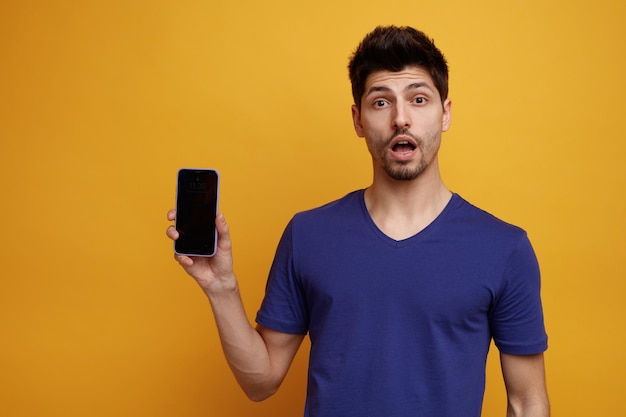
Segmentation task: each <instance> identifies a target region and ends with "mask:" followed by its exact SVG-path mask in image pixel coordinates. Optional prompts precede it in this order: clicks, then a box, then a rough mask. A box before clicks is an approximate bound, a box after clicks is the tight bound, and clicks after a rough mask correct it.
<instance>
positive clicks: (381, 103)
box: [374, 100, 387, 107]
mask: <svg viewBox="0 0 626 417" xmlns="http://www.w3.org/2000/svg"><path fill="white" fill-rule="evenodd" d="M386 105H387V102H386V101H385V100H376V101H374V107H385V106H386Z"/></svg>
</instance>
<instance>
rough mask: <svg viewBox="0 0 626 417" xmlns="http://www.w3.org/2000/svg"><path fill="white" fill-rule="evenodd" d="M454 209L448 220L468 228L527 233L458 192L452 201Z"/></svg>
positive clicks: (494, 231)
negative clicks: (469, 200)
mask: <svg viewBox="0 0 626 417" xmlns="http://www.w3.org/2000/svg"><path fill="white" fill-rule="evenodd" d="M450 205H451V206H452V207H451V208H452V210H450V212H451V213H450V216H448V220H449V221H451V222H454V223H455V224H458V225H464V226H465V227H468V228H474V229H480V230H481V231H483V232H485V233H495V234H504V235H517V236H519V235H525V234H526V232H525V231H524V230H523V229H522V228H521V227H519V226H516V225H514V224H511V223H509V222H507V221H505V220H502V219H500V218H498V217H496V216H495V215H493V214H491V213H489V212H487V211H485V210H483V209H481V208H478V207H476V206H475V205H473V204H472V203H470V202H468V201H467V200H465V199H464V198H463V197H461V196H460V195H458V194H454V195H453V197H452V201H451V202H450Z"/></svg>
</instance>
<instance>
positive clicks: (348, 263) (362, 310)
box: [257, 190, 547, 417]
mask: <svg viewBox="0 0 626 417" xmlns="http://www.w3.org/2000/svg"><path fill="white" fill-rule="evenodd" d="M539 292H540V277H539V268H538V265H537V260H536V257H535V254H534V251H533V249H532V247H531V245H530V242H529V240H528V238H527V236H526V233H525V232H524V231H523V230H522V229H520V228H518V227H515V226H512V225H510V224H507V223H504V222H502V221H500V220H498V219H497V218H495V217H493V216H492V215H490V214H488V213H486V212H484V211H482V210H480V209H478V208H476V207H474V206H472V205H471V204H469V203H468V202H467V201H465V200H464V199H462V198H461V197H460V196H459V195H457V194H454V195H453V196H452V199H451V200H450V202H449V203H448V205H447V206H446V207H445V209H444V210H443V212H442V213H441V214H440V215H439V216H438V217H437V218H436V219H435V220H434V221H433V222H432V223H431V224H430V225H429V226H428V227H426V228H425V229H424V230H422V231H421V232H419V233H418V234H416V235H415V236H412V237H410V238H408V239H405V240H401V241H396V240H393V239H391V238H389V237H388V236H387V235H385V234H384V233H382V231H381V230H380V229H378V228H377V226H376V225H375V224H374V222H373V220H372V219H371V217H370V215H369V213H368V211H367V208H366V206H365V200H364V192H363V190H360V191H355V192H353V193H350V194H348V195H346V196H345V197H343V198H342V199H339V200H337V201H335V202H332V203H330V204H327V205H325V206H323V207H320V208H317V209H314V210H310V211H306V212H302V213H298V214H296V215H295V216H294V218H293V219H292V220H291V222H290V223H289V225H288V226H287V228H286V229H285V232H284V234H283V236H282V239H281V241H280V244H279V246H278V249H277V252H276V257H275V259H274V263H273V265H272V269H271V271H270V276H269V279H268V283H267V291H266V295H265V298H264V300H263V303H262V305H261V308H260V310H259V312H258V314H257V322H258V323H259V324H261V325H263V326H265V327H269V328H271V329H274V330H277V331H281V332H285V333H292V334H306V333H308V334H309V337H310V339H311V352H310V361H309V375H308V387H307V400H306V406H305V413H304V415H305V416H306V417H365V416H374V417H383V416H384V417H433V416H436V417H459V416H463V417H478V416H480V413H481V408H482V401H483V395H484V387H485V362H486V357H487V352H488V350H489V345H490V341H491V339H492V338H493V340H494V341H495V344H496V345H497V347H498V349H499V350H500V351H501V352H504V353H510V354H536V353H541V352H543V351H544V350H545V349H546V348H547V336H546V333H545V330H544V324H543V313H542V307H541V300H540V294H539Z"/></svg>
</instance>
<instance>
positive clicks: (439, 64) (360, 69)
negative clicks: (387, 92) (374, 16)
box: [348, 26, 448, 109]
mask: <svg viewBox="0 0 626 417" xmlns="http://www.w3.org/2000/svg"><path fill="white" fill-rule="evenodd" d="M411 66H417V67H420V68H423V69H424V70H425V71H427V72H428V73H429V75H430V76H431V78H432V79H433V82H434V84H435V87H436V88H437V91H439V96H440V97H441V101H442V102H443V101H444V100H445V99H446V98H448V63H447V62H446V58H445V57H444V56H443V53H441V51H440V50H439V49H437V47H436V46H435V43H434V41H433V40H432V39H430V38H429V37H428V36H427V35H426V34H425V33H423V32H421V31H419V30H416V29H414V28H412V27H409V26H402V27H398V26H378V27H376V28H375V29H374V30H373V31H372V32H370V33H368V34H367V35H366V36H365V37H364V38H363V40H362V41H361V43H360V44H359V46H358V47H357V49H356V50H355V51H354V53H353V54H352V56H351V57H350V63H349V64H348V71H349V74H350V82H351V83H352V96H353V98H354V104H356V106H357V107H358V108H359V109H360V108H361V98H362V97H363V94H364V93H365V82H366V81H367V77H368V76H369V75H370V74H372V73H374V72H377V71H391V72H398V71H402V70H403V69H405V68H407V67H411Z"/></svg>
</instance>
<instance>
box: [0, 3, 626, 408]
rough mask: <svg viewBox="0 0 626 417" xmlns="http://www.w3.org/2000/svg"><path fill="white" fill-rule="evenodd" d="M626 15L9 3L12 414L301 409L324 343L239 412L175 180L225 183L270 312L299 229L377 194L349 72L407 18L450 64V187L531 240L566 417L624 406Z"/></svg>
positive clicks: (6, 377) (4, 58)
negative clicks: (352, 57)
mask: <svg viewBox="0 0 626 417" xmlns="http://www.w3.org/2000/svg"><path fill="white" fill-rule="evenodd" d="M625 21H626V3H625V2H623V1H620V0H594V1H590V0H589V1H580V0H579V1H575V0H574V1H565V0H562V1H554V0H548V1H544V0H532V1H496V0H492V1H472V2H470V1H467V2H463V1H447V2H441V1H415V0H412V1H409V0H388V1H384V2H381V1H371V0H363V1H360V2H357V1H337V0H332V1H331V0H317V1H311V2H299V1H293V0H278V1H270V2H262V1H256V0H255V1H252V0H248V1H237V0H232V1H229V2H222V1H219V2H218V1H216V0H213V1H199V0H186V1H185V0H182V1H147V0H123V1H121V0H109V1H68V0H59V1H42V0H4V1H2V2H0V60H1V61H0V140H1V144H2V146H1V148H0V155H1V156H0V192H1V200H0V201H1V207H2V227H1V228H0V230H1V231H2V237H1V239H0V245H1V246H0V256H2V258H1V259H2V265H1V267H0V275H1V278H2V279H1V281H0V283H1V287H0V338H1V339H0V415H2V416H20V417H22V416H24V417H25V416H51V417H56V416H59V417H60V416H63V417H68V416H150V417H159V416H190V417H191V416H217V417H228V416H233V417H235V416H237V417H241V416H285V417H287V416H297V415H301V410H302V406H303V401H304V387H305V370H306V354H305V350H306V349H304V350H302V351H301V352H300V354H299V355H298V357H297V360H296V362H295V363H294V366H293V368H292V370H291V372H290V374H289V376H288V378H287V380H286V382H285V384H284V386H283V387H282V388H281V391H280V392H279V393H278V394H277V395H276V396H275V397H273V398H271V399H270V400H268V401H266V402H264V403H260V404H255V403H251V402H249V401H247V400H246V399H245V398H244V396H243V394H242V393H241V392H240V390H239V389H238V387H237V386H236V384H235V382H234V379H233V377H232V376H231V374H230V372H229V370H228V368H227V365H226V364H225V361H224V359H223V357H222V353H221V350H220V346H219V342H218V339H217V335H216V331H215V328H214V324H213V322H212V317H211V314H210V309H209V305H208V302H207V301H206V299H205V297H204V296H203V294H202V293H201V291H200V290H199V289H198V288H197V286H196V285H195V283H194V282H193V281H192V280H191V279H190V278H188V277H187V276H186V275H185V274H184V273H183V272H182V271H181V270H180V269H179V267H178V266H177V264H175V262H174V261H173V259H172V246H171V242H170V241H169V240H168V239H167V238H166V237H165V234H164V231H165V228H166V226H167V224H168V223H167V221H166V218H165V214H166V211H167V210H168V209H169V208H170V207H172V206H173V205H174V192H175V175H176V171H177V169H178V168H179V167H182V166H194V167H214V168H217V169H219V170H220V172H221V174H222V199H221V210H222V211H223V212H225V213H226V215H227V218H228V220H229V223H230V226H231V229H232V233H233V238H234V242H235V267H236V271H237V273H238V276H239V278H240V284H241V290H242V293H243V296H244V302H245V304H246V308H247V311H248V314H249V316H250V317H251V319H252V318H253V317H254V315H255V313H256V309H257V307H258V304H259V302H260V300H261V297H262V295H263V289H264V286H265V278H266V274H267V270H268V268H269V264H270V262H271V259H272V256H273V252H274V249H275V245H276V243H277V241H278V238H279V236H280V234H281V233H282V229H283V227H284V226H285V224H286V223H287V221H288V220H289V218H290V217H291V215H292V214H293V213H294V212H296V211H298V210H303V209H306V208H310V207H313V206H317V205H320V204H322V203H324V202H327V201H329V200H331V199H335V198H338V197H340V196H342V195H344V194H345V193H347V192H348V191H351V190H353V189H355V188H360V187H364V186H366V185H368V184H369V181H370V170H371V168H370V161H369V156H368V154H367V151H366V148H365V146H364V144H363V143H362V141H361V139H358V138H357V137H356V136H355V134H354V132H353V130H352V125H351V119H350V105H351V103H352V101H351V98H350V86H349V82H348V77H347V72H346V65H347V57H348V55H349V54H350V53H351V52H352V50H353V48H354V47H355V46H356V44H357V42H358V41H359V40H360V39H361V37H362V36H363V35H364V34H365V33H366V32H368V31H369V30H371V29H372V28H373V27H374V26H375V25H377V24H391V23H393V24H400V25H403V24H408V25H413V26H416V27H418V28H421V29H423V30H424V31H426V32H427V33H428V34H430V35H431V36H432V37H434V38H435V41H436V43H437V45H438V46H439V47H440V48H441V49H442V50H443V51H444V53H445V54H446V56H447V58H448V60H449V64H450V70H451V73H450V75H451V81H450V97H451V98H452V100H453V124H452V128H451V131H450V132H448V133H447V134H445V135H444V144H443V148H442V151H441V159H442V170H443V174H444V179H445V180H446V183H447V184H448V186H449V187H450V188H451V189H453V190H454V191H456V192H458V193H460V194H461V195H462V196H464V197H465V198H467V199H468V200H470V201H471V202H473V203H475V204H476V205H478V206H480V207H483V208H485V209H487V210H489V211H491V212H492V213H494V214H496V215H497V216H499V217H501V218H503V219H505V220H507V221H509V222H512V223H515V224H518V225H520V226H522V227H524V228H525V229H526V230H527V231H528V232H529V234H530V237H531V239H532V241H533V244H534V246H535V249H536V251H537V254H538V257H539V260H540V263H541V266H542V271H543V297H544V304H545V313H546V324H547V328H548V332H549V335H550V348H549V351H548V353H547V355H546V357H547V375H548V384H549V391H550V396H551V400H552V405H553V415H555V416H609V415H610V416H619V415H626V403H625V402H624V401H623V398H622V397H623V391H624V382H623V376H624V372H625V371H626V362H625V359H624V358H625V351H626V343H625V341H626V336H625V335H624V329H625V326H624V317H625V314H626V307H625V305H626V303H624V298H625V295H626V294H625V292H626V291H625V290H626V288H625V284H624V278H625V272H624V270H625V268H624V248H625V247H626V246H625V245H626V241H625V238H624V236H626V216H625V215H626V210H625V208H626V204H625V197H624V192H625V191H626V168H624V165H625V164H624V155H625V154H626V135H625V133H626V129H625V128H624V118H625V117H626V114H625V110H626V106H625V105H624V97H625V96H626V81H625V80H626V77H625V74H626V58H625V57H626V25H625V23H624V22H625ZM305 348H306V346H305ZM488 365H489V366H488V387H487V394H486V399H485V406H484V416H502V415H504V407H505V400H504V392H503V387H502V383H501V378H500V374H499V369H498V362H497V360H496V355H491V356H490V360H489V364H488Z"/></svg>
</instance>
